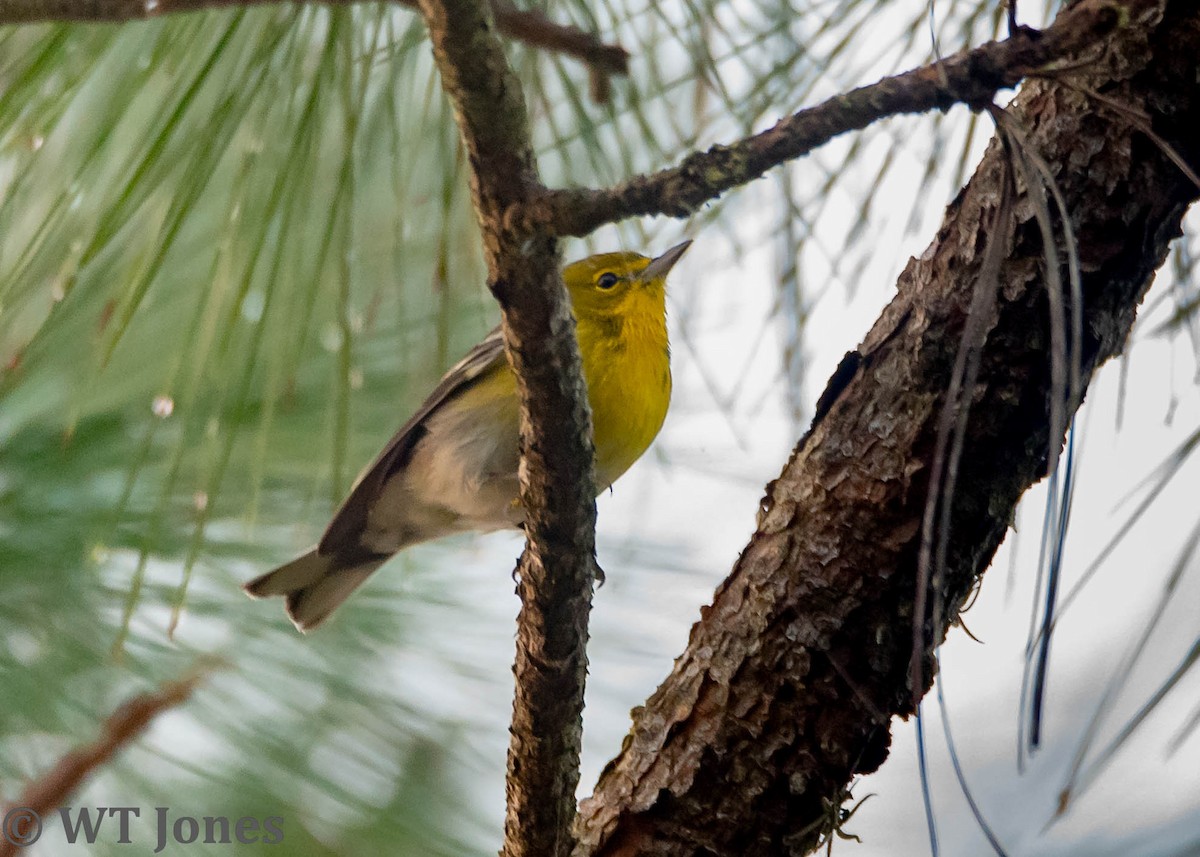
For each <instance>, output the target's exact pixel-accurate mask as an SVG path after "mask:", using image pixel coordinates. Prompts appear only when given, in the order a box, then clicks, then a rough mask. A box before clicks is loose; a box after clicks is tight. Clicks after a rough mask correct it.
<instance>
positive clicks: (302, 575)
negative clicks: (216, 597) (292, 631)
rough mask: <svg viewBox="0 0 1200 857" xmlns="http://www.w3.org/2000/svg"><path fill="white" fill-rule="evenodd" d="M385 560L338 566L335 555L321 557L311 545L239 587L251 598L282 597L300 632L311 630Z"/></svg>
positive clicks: (379, 559) (377, 559)
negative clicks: (295, 556)
mask: <svg viewBox="0 0 1200 857" xmlns="http://www.w3.org/2000/svg"><path fill="white" fill-rule="evenodd" d="M387 559H388V558H387V557H386V556H372V557H370V558H369V559H367V560H365V561H363V562H357V563H353V564H351V565H340V564H339V562H338V557H336V556H328V555H325V556H323V555H321V554H318V553H317V551H316V548H314V549H313V550H311V551H309V552H308V553H306V554H304V555H303V556H299V557H297V558H296V559H294V560H292V561H291V562H289V563H287V564H285V565H281V566H280V567H279V568H277V569H275V570H274V571H269V572H267V573H266V574H264V575H262V576H261V577H257V578H255V579H254V580H251V581H250V582H249V583H247V584H245V585H244V586H243V587H242V588H243V589H244V590H246V592H247V593H248V594H249V595H252V596H253V597H255V598H267V597H269V596H271V595H283V596H285V597H286V602H285V603H286V605H287V613H288V618H290V619H291V620H292V624H293V625H295V626H296V628H297V629H298V630H300V631H311V630H312V629H313V628H315V627H317V626H318V625H320V624H321V623H322V622H324V621H325V619H327V618H328V617H329V614H330V613H332V612H333V611H334V610H335V609H337V607H338V606H339V605H340V604H341V603H342V602H343V601H345V600H346V599H347V598H349V597H350V593H351V592H353V591H354V590H355V589H357V588H358V587H359V585H360V584H361V583H362V582H363V581H364V580H366V579H367V578H368V577H369V576H370V575H371V572H373V571H375V569H377V568H379V566H381V565H383V563H384V562H385V561H386V560H387Z"/></svg>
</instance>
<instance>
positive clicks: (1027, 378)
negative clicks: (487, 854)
mask: <svg viewBox="0 0 1200 857" xmlns="http://www.w3.org/2000/svg"><path fill="white" fill-rule="evenodd" d="M1161 5H1162V6H1164V7H1166V9H1165V12H1163V11H1162V9H1155V8H1154V6H1153V4H1139V5H1138V6H1137V7H1136V11H1135V13H1134V14H1132V15H1128V16H1122V18H1121V21H1120V24H1119V26H1118V27H1117V28H1116V30H1115V31H1114V33H1113V36H1112V37H1111V39H1110V40H1109V44H1108V47H1107V50H1106V51H1105V54H1104V57H1103V60H1102V61H1101V62H1100V63H1099V64H1097V65H1095V66H1093V67H1092V68H1091V69H1090V70H1089V71H1090V72H1091V73H1090V74H1089V75H1087V76H1079V75H1077V76H1073V77H1072V78H1070V80H1071V81H1073V82H1074V83H1075V84H1077V85H1079V86H1083V87H1086V88H1090V89H1092V90H1094V91H1099V92H1102V93H1103V94H1104V95H1105V96H1107V97H1108V98H1110V99H1115V100H1117V101H1120V102H1123V103H1125V104H1128V105H1130V106H1131V107H1133V108H1135V109H1138V110H1144V111H1147V112H1148V113H1150V114H1151V122H1152V124H1153V128H1154V130H1155V131H1156V132H1157V133H1158V134H1159V135H1160V136H1161V137H1163V138H1165V139H1166V140H1167V141H1169V142H1170V143H1171V144H1172V145H1174V146H1175V147H1176V149H1177V150H1178V151H1179V152H1180V153H1181V154H1182V156H1183V157H1184V159H1185V160H1187V161H1189V162H1190V163H1192V164H1196V163H1198V162H1200V135H1198V134H1197V132H1196V129H1197V128H1200V12H1198V11H1197V7H1196V5H1195V4H1194V3H1190V2H1172V3H1169V4H1167V3H1164V4H1161ZM1065 14H1070V12H1068V13H1065ZM1014 114H1015V115H1016V116H1017V117H1018V118H1019V120H1020V122H1021V123H1022V124H1023V125H1024V126H1025V127H1026V128H1027V129H1028V138H1029V141H1030V143H1031V145H1032V147H1033V148H1035V149H1036V151H1037V152H1038V153H1039V155H1040V156H1041V157H1042V158H1044V159H1045V161H1046V162H1047V163H1048V164H1049V166H1050V168H1051V170H1052V171H1053V172H1054V174H1055V175H1056V177H1057V180H1058V183H1059V186H1060V187H1061V190H1062V193H1063V194H1064V196H1065V198H1066V201H1067V206H1068V208H1069V210H1070V212H1071V217H1072V221H1073V223H1074V225H1075V229H1076V234H1077V237H1078V239H1079V253H1080V258H1081V262H1082V266H1083V293H1084V341H1083V343H1082V360H1083V370H1084V377H1085V379H1086V378H1089V377H1090V376H1091V374H1092V373H1093V372H1094V371H1095V369H1096V368H1097V367H1098V366H1099V364H1100V363H1102V362H1103V361H1104V360H1105V359H1107V358H1108V357H1110V356H1112V355H1114V354H1116V353H1117V352H1118V351H1119V350H1120V348H1121V347H1122V345H1123V343H1124V342H1125V339H1126V336H1127V335H1128V332H1129V329H1130V325H1131V324H1132V322H1133V319H1134V315H1135V311H1136V307H1137V305H1138V303H1139V302H1140V300H1141V298H1142V296H1143V294H1144V292H1145V290H1146V288H1147V287H1148V285H1149V283H1150V281H1151V279H1152V277H1153V275H1154V271H1155V269H1156V268H1157V267H1158V266H1159V265H1160V264H1161V263H1162V261H1163V260H1164V258H1165V255H1166V253H1167V249H1168V244H1169V242H1170V240H1171V239H1172V238H1174V237H1175V236H1177V235H1178V234H1180V228H1181V224H1180V222H1181V218H1182V215H1183V213H1184V212H1185V210H1186V208H1187V207H1188V205H1189V204H1190V203H1191V202H1193V201H1194V200H1195V199H1196V198H1197V193H1198V190H1197V188H1196V187H1195V186H1194V185H1193V184H1192V183H1191V182H1190V181H1189V180H1188V179H1187V178H1186V177H1185V176H1184V175H1183V173H1182V172H1181V171H1180V170H1179V169H1178V168H1177V167H1176V166H1175V165H1173V164H1172V163H1171V162H1170V161H1169V160H1168V158H1167V157H1165V156H1164V155H1163V153H1162V152H1161V151H1160V150H1159V149H1158V148H1157V147H1156V146H1155V145H1154V144H1153V143H1152V142H1151V141H1150V140H1148V139H1147V138H1146V137H1145V136H1144V135H1142V134H1140V133H1138V132H1137V131H1136V130H1134V129H1132V128H1131V127H1130V126H1129V125H1128V124H1127V123H1126V122H1125V121H1124V120H1123V118H1122V117H1121V116H1120V115H1119V114H1118V113H1116V112H1114V111H1112V110H1111V109H1105V108H1103V107H1102V106H1100V105H1098V104H1096V103H1095V102H1094V101H1093V100H1090V99H1089V97H1088V96H1087V95H1084V94H1081V93H1080V92H1079V91H1078V90H1073V89H1071V88H1068V87H1066V86H1063V85H1059V84H1056V83H1053V82H1038V83H1034V84H1032V85H1029V86H1028V87H1027V89H1026V91H1025V92H1024V93H1023V94H1022V96H1021V97H1020V99H1019V107H1017V108H1016V109H1015V110H1014ZM1004 157H1005V154H1004V152H1003V150H1002V148H1001V147H1000V146H999V145H997V144H993V146H992V147H991V149H990V151H989V152H988V154H987V155H986V157H985V158H984V160H983V162H982V164H981V165H980V166H979V168H978V170H977V172H976V174H975V176H974V177H973V179H972V180H971V182H970V184H969V185H968V186H967V187H966V188H965V189H964V191H963V192H961V193H960V195H959V197H958V198H957V199H956V200H955V201H954V203H953V204H952V205H951V206H950V208H949V210H948V212H947V215H946V218H945V221H944V225H943V226H942V228H941V230H940V231H939V233H938V235H937V237H936V239H935V240H934V242H933V243H932V245H931V246H930V247H929V248H928V250H927V251H926V252H925V253H924V254H923V255H922V256H921V258H920V259H913V260H911V261H910V263H909V265H908V266H907V268H906V269H905V271H904V273H903V274H902V276H901V278H900V281H899V283H898V294H897V295H896V297H895V299H894V300H893V301H892V303H891V304H890V306H888V307H887V309H886V310H885V311H884V313H883V314H882V315H881V317H880V318H879V320H878V321H877V322H876V324H875V326H874V327H873V329H872V330H871V331H870V333H869V334H868V335H867V337H866V339H865V340H864V342H863V344H862V345H861V346H860V347H859V349H858V350H857V351H856V352H852V353H851V354H848V355H847V357H846V359H845V361H843V364H842V366H841V367H840V368H839V371H838V372H837V373H836V374H835V376H834V379H833V380H832V381H831V383H830V386H829V388H828V389H827V391H826V394H825V396H824V397H823V398H822V401H821V404H820V405H819V408H818V410H819V413H818V415H817V417H816V419H815V420H814V424H813V426H812V428H811V429H810V431H809V433H808V435H807V436H806V437H805V438H804V439H803V440H802V441H801V442H800V444H799V445H798V447H797V448H796V450H795V451H794V453H793V455H792V457H791V459H790V460H789V461H788V463H787V465H786V466H785V467H784V469H783V472H782V473H781V475H780V476H779V478H778V479H776V480H775V481H774V482H773V483H771V485H769V486H768V490H767V494H766V497H765V498H764V499H763V502H762V508H761V512H760V516H759V526H758V531H757V532H756V533H755V535H754V537H753V538H752V539H751V541H750V543H749V544H748V545H747V547H746V549H745V550H744V552H743V553H742V555H741V557H740V559H739V560H738V562H737V564H736V565H735V567H734V569H733V571H732V573H731V575H730V576H729V578H728V579H727V580H726V581H725V582H724V583H723V584H722V585H721V587H720V588H719V589H718V590H717V592H716V594H715V597H714V600H713V603H712V605H711V606H710V607H707V608H704V609H703V610H702V611H701V620H700V621H699V622H698V623H697V624H696V625H695V627H694V628H693V629H692V634H691V638H690V641H689V644H688V647H687V650H686V651H685V652H684V653H683V655H682V656H681V657H680V658H679V659H678V660H677V661H676V664H675V667H674V670H673V672H672V673H671V675H670V676H669V677H668V678H667V680H666V681H665V682H664V683H663V684H662V685H661V687H659V689H658V690H657V691H656V692H655V694H654V695H653V696H652V697H651V698H650V699H649V700H648V701H647V702H646V704H645V706H644V707H641V708H639V709H636V710H635V712H634V723H633V728H632V732H631V733H630V735H629V736H628V738H627V739H626V741H625V744H624V747H623V748H622V751H621V753H620V755H618V756H617V757H616V758H615V759H614V760H613V761H612V762H611V763H610V764H609V766H608V768H607V769H606V770H605V772H604V773H603V775H602V776H601V779H600V782H599V784H598V785H597V787H596V792H595V794H594V795H593V796H592V797H591V798H589V799H588V800H586V801H584V803H583V805H582V808H581V815H580V819H579V822H580V823H579V838H580V845H579V847H578V849H577V851H576V855H577V857H583V855H601V854H603V855H633V854H654V855H708V857H711V855H738V857H749V855H780V854H805V853H809V852H810V851H811V850H812V849H813V848H814V847H815V846H816V845H817V843H818V839H819V837H821V836H824V835H828V834H829V833H830V831H831V829H832V828H833V826H834V822H835V819H836V818H837V815H836V809H834V810H833V811H831V807H833V808H836V807H838V806H839V805H840V803H841V801H842V799H843V797H844V794H845V792H844V790H845V788H846V787H847V784H848V783H849V782H850V780H851V778H852V777H853V776H854V775H855V774H857V773H865V772H869V771H872V770H875V769H876V768H877V767H878V766H879V765H880V763H881V762H882V761H883V760H884V758H885V757H886V756H887V752H888V746H889V741H890V721H891V718H892V716H894V715H897V714H898V715H902V716H903V715H908V714H911V713H912V704H913V690H912V688H911V687H910V686H909V670H908V665H909V657H910V653H911V647H912V614H913V603H914V594H915V586H916V584H915V581H916V567H917V557H918V549H919V542H920V535H919V533H920V529H921V520H922V515H923V511H924V506H925V501H926V494H927V487H928V480H929V470H930V464H931V458H932V452H933V447H934V442H935V437H936V433H937V426H938V420H939V416H940V413H941V409H942V403H943V401H944V397H945V391H946V389H947V387H948V384H949V376H950V371H951V367H952V366H953V365H954V362H955V356H956V353H957V349H958V346H959V342H960V337H961V334H962V331H963V327H964V323H965V320H966V316H967V308H968V306H969V304H970V301H971V296H972V291H973V289H974V284H975V281H976V277H977V275H978V273H979V269H980V264H981V259H982V257H983V254H984V249H985V247H986V245H987V242H988V241H989V240H1000V241H1003V242H1005V244H1004V246H1005V247H1006V248H1007V250H1008V252H1007V254H1006V255H1007V258H1006V259H1005V261H1004V262H1003V264H1002V269H1001V273H1000V292H999V295H998V303H997V306H996V315H995V320H994V326H992V328H991V330H990V334H989V338H988V341H987V345H986V347H985V350H984V352H983V357H982V366H981V372H980V375H979V379H978V383H977V385H976V387H975V389H974V391H973V392H974V400H973V401H974V404H973V408H972V411H971V420H970V423H969V427H968V429H967V438H966V447H965V454H964V457H963V461H962V464H961V469H960V472H959V477H958V489H957V493H956V495H955V497H954V500H953V506H952V532H951V540H950V544H949V554H948V567H947V573H946V576H945V578H944V580H943V581H942V591H941V599H940V600H939V601H937V602H935V601H934V599H933V597H932V596H931V598H930V601H931V603H939V604H940V605H941V606H942V608H943V609H942V613H941V614H940V615H939V616H938V617H937V622H936V625H935V623H934V622H928V623H926V625H925V638H926V642H927V644H929V645H932V644H934V643H936V642H939V641H940V640H939V639H938V638H939V637H940V636H941V633H942V632H944V629H945V628H946V627H948V625H949V624H950V623H952V622H953V621H954V619H955V618H956V616H957V614H958V611H959V609H960V608H961V606H962V604H963V602H964V599H965V598H966V596H967V594H968V593H969V591H970V590H971V588H972V587H973V586H974V585H975V584H976V582H977V578H978V575H979V574H980V573H982V571H983V569H985V568H986V566H987V565H988V563H989V561H990V560H991V558H992V555H993V553H994V551H995V550H996V548H997V546H998V545H999V544H1000V542H1001V540H1002V539H1003V537H1004V534H1005V532H1006V530H1007V527H1008V525H1009V522H1010V520H1011V518H1012V515H1013V511H1014V507H1015V505H1016V503H1017V501H1018V499H1019V498H1020V496H1021V494H1022V493H1023V492H1024V491H1025V489H1026V488H1028V487H1029V486H1030V485H1031V484H1032V483H1034V482H1035V481H1037V480H1038V479H1039V478H1041V477H1042V475H1043V474H1044V469H1045V466H1046V460H1047V455H1048V450H1049V444H1050V443H1054V444H1056V445H1057V444H1061V443H1062V440H1063V438H1061V437H1054V438H1050V437H1049V436H1048V428H1047V426H1048V423H1049V418H1048V393H1049V390H1050V358H1049V345H1050V332H1049V326H1048V316H1049V311H1048V304H1047V297H1046V292H1045V272H1044V264H1045V263H1044V260H1043V248H1042V241H1041V236H1040V232H1039V229H1038V226H1037V224H1036V222H1035V219H1034V209H1033V206H1032V205H1031V204H1030V203H1029V200H1028V197H1026V196H1024V195H1022V196H1021V197H1020V198H1019V199H1018V201H1017V204H1016V208H1015V214H1014V217H1013V219H1012V221H1010V222H1009V223H1007V224H999V225H994V224H993V220H994V219H995V211H996V209H997V208H998V207H999V206H1000V200H1001V176H1002V173H1003V170H1004V165H1003V158H1004ZM1064 281H1065V272H1064ZM935 627H936V629H937V633H935ZM931 667H932V664H931V663H930V662H929V661H928V660H927V661H926V667H925V669H924V670H923V673H924V679H925V684H926V687H922V688H919V691H920V692H922V693H923V692H924V691H925V690H926V689H927V686H928V682H929V681H930V680H931V673H932V670H931Z"/></svg>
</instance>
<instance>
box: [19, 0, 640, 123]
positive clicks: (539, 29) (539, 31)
mask: <svg viewBox="0 0 1200 857" xmlns="http://www.w3.org/2000/svg"><path fill="white" fill-rule="evenodd" d="M283 2H285V0H0V24H31V23H38V22H49V21H64V22H65V21H79V22H83V21H92V22H109V23H114V22H121V21H141V20H146V19H149V18H158V17H160V16H162V15H173V14H179V13H183V12H198V11H201V10H203V9H219V8H225V7H242V6H265V5H282V3H283ZM315 2H320V3H322V4H325V5H329V6H347V5H350V4H351V3H355V2H359V0H315ZM390 2H393V3H396V4H398V5H401V6H408V7H409V8H411V9H416V8H418V0H390ZM491 7H492V14H493V16H494V17H495V21H496V27H497V29H498V30H499V31H500V32H501V33H502V34H503V35H505V36H507V37H508V38H510V39H513V40H514V41H517V42H521V43H522V44H526V45H528V46H530V47H532V48H538V49H540V50H546V51H552V52H554V53H560V54H563V55H565V56H569V57H573V58H575V59H577V60H579V61H580V62H582V63H583V64H584V65H586V66H587V67H588V71H589V72H590V73H591V75H592V82H593V83H592V90H593V95H594V96H595V95H596V94H597V81H603V82H604V84H603V85H604V86H605V87H607V83H608V79H609V77H610V76H612V75H624V74H628V73H629V52H628V51H626V50H625V49H624V48H623V47H621V46H620V45H615V44H614V45H610V44H606V43H605V42H603V41H601V39H600V38H599V36H597V35H595V34H594V33H588V32H585V31H584V30H581V29H579V28H578V27H573V26H570V25H569V24H556V23H554V22H553V21H551V20H550V19H549V18H547V17H546V16H545V15H544V14H543V13H541V12H538V11H534V10H524V9H518V8H517V7H516V6H515V5H514V4H513V3H512V2H511V0H491ZM604 91H605V92H606V91H607V89H605V90H604ZM597 100H605V99H603V98H597Z"/></svg>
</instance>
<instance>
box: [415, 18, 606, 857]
mask: <svg viewBox="0 0 1200 857" xmlns="http://www.w3.org/2000/svg"><path fill="white" fill-rule="evenodd" d="M421 11H422V13H423V14H424V15H425V20H426V22H427V23H428V26H429V33H430V37H431V39H432V41H433V51H434V58H435V60H436V61H437V65H438V68H439V70H440V71H441V74H442V83H443V85H444V86H445V89H446V92H447V93H448V94H449V96H450V98H451V100H452V101H453V102H454V106H455V113H456V117H457V119H458V123H459V127H460V129H461V131H462V137H463V141H464V144H465V146H466V150H467V155H468V159H469V161H470V164H471V187H472V191H473V194H474V199H475V207H476V211H477V212H478V215H479V220H480V226H481V229H482V232H483V243H484V255H485V257H486V259H487V264H488V273H489V285H490V287H491V289H492V292H493V294H494V295H495V296H496V299H497V300H498V301H499V302H500V306H501V309H502V311H503V328H504V339H505V344H506V346H507V351H508V356H509V360H510V361H511V362H512V365H513V368H514V369H515V370H516V374H517V382H518V387H519V390H520V396H521V453H522V464H521V471H520V472H521V502H522V505H523V506H524V510H525V532H526V534H527V536H528V539H529V541H528V544H527V546H526V549H525V552H524V554H523V555H522V557H521V560H520V562H519V564H518V566H517V571H516V575H517V577H518V592H519V593H520V596H521V613H520V616H519V618H518V627H517V657H516V663H515V665H514V672H515V674H516V695H515V700H514V703H513V722H512V728H511V732H512V743H511V746H510V749H509V755H508V781H507V798H508V809H507V815H506V819H505V840H504V854H505V855H508V857H518V855H526V857H556V855H566V854H569V853H570V851H571V848H572V846H573V840H572V837H571V824H572V822H573V820H574V817H575V787H576V786H577V785H578V782H579V748H580V738H581V734H582V712H583V688H584V678H585V675H586V667H587V656H586V651H585V644H586V642H587V621H588V611H589V610H590V609H591V597H592V585H593V581H594V580H595V576H596V571H597V569H596V564H595V522H596V506H595V496H596V493H595V476H594V473H593V462H592V455H593V453H592V435H591V414H590V411H589V410H588V403H587V396H586V388H585V386H584V381H583V375H582V372H581V368H580V359H579V350H578V347H577V345H576V341H575V323H574V319H573V317H572V315H571V309H570V305H569V303H568V300H567V296H566V293H565V290H564V289H563V285H562V275H561V272H560V259H559V254H558V248H557V245H556V242H555V240H554V239H553V238H552V237H548V236H546V235H545V234H539V233H536V232H532V231H528V230H523V229H512V228H509V227H508V226H507V225H506V224H505V223H504V220H503V216H502V215H503V212H505V211H507V210H508V209H509V208H511V207H512V206H514V205H521V204H524V203H525V202H527V201H528V200H529V199H530V198H531V197H532V196H534V195H536V194H539V193H542V192H544V188H543V187H542V185H541V184H540V183H539V182H538V177H537V170H536V165H535V162H534V157H533V149H532V145H531V143H530V138H529V128H528V117H527V113H526V110H525V104H524V101H523V99H522V96H521V87H520V84H519V82H518V81H517V79H516V77H515V76H514V75H513V73H512V71H511V69H509V67H508V64H507V62H506V60H505V58H504V52H503V49H502V47H501V45H500V43H499V41H498V39H497V38H496V37H495V35H494V33H493V32H492V21H491V15H490V14H489V12H490V9H489V6H488V5H487V4H486V3H484V2H483V0H421Z"/></svg>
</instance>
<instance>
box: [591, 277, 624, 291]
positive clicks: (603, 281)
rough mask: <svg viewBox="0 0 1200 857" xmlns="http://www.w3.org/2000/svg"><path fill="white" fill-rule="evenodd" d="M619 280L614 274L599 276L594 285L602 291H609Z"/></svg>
mask: <svg viewBox="0 0 1200 857" xmlns="http://www.w3.org/2000/svg"><path fill="white" fill-rule="evenodd" d="M619 279H620V277H618V276H617V275H616V274H601V275H600V277H599V279H597V280H596V285H597V286H599V287H600V288H602V289H611V288H612V287H613V286H615V285H616V284H617V281H618V280H619Z"/></svg>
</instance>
